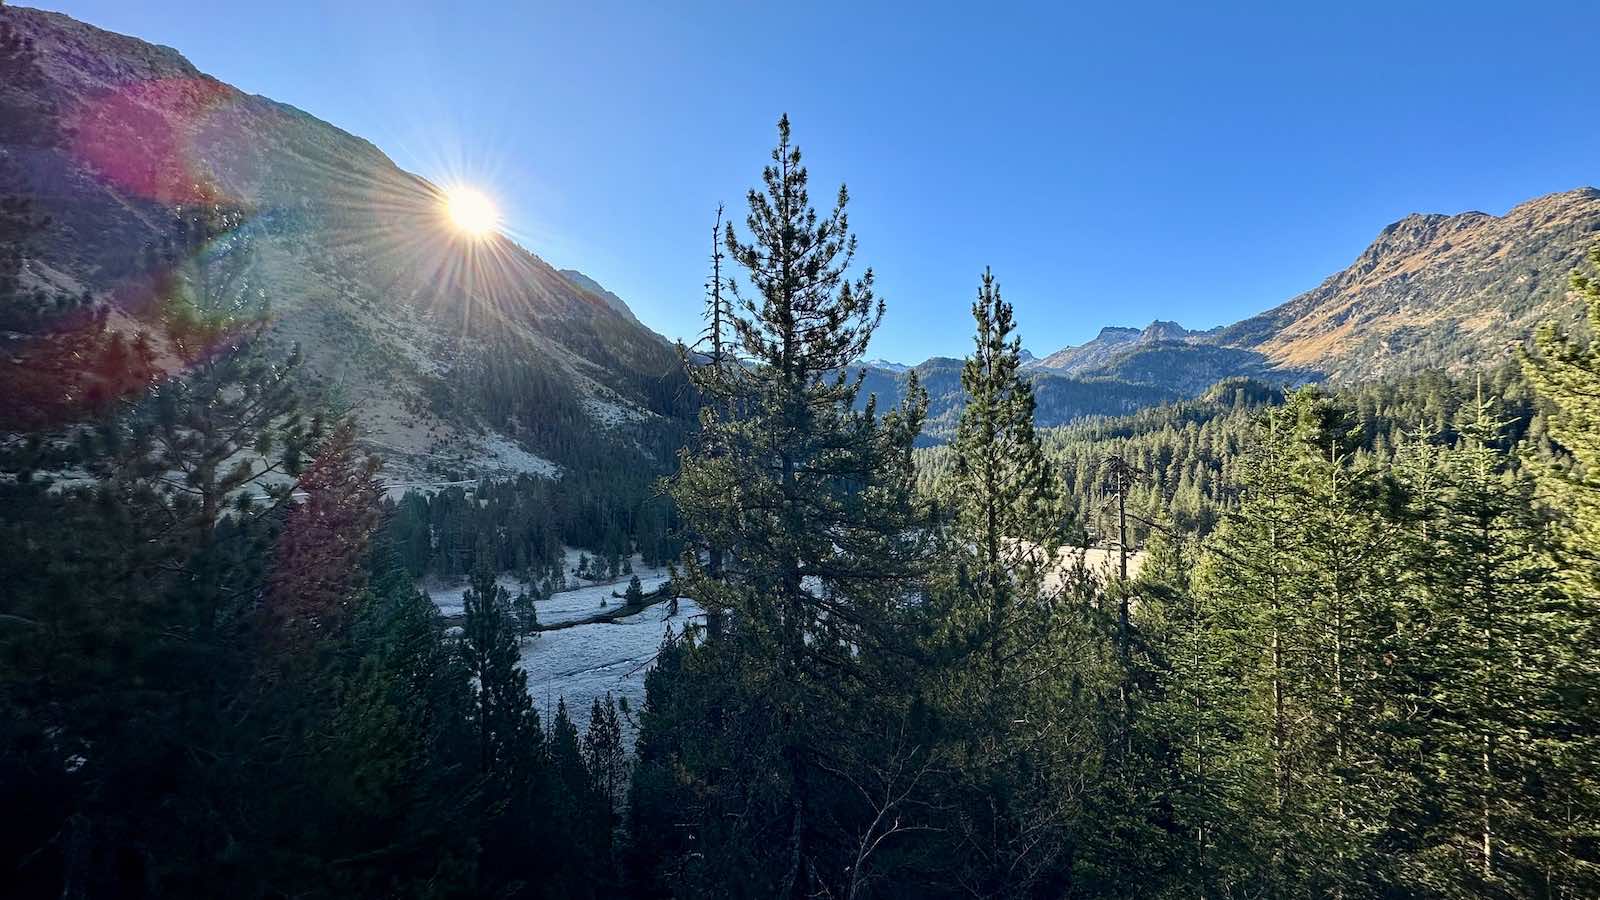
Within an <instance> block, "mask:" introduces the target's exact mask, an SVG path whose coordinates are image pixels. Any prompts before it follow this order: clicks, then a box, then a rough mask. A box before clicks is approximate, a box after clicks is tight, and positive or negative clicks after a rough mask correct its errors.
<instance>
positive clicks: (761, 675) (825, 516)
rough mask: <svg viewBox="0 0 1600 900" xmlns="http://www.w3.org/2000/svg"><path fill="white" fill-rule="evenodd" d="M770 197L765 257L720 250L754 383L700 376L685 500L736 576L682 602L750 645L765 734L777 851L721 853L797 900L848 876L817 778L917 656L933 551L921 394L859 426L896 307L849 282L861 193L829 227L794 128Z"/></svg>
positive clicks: (707, 373) (746, 670) (726, 574)
mask: <svg viewBox="0 0 1600 900" xmlns="http://www.w3.org/2000/svg"><path fill="white" fill-rule="evenodd" d="M763 181H764V190H761V191H756V190H752V191H751V192H750V193H749V197H748V199H749V207H750V214H749V216H748V218H747V220H746V225H747V228H748V231H749V234H750V238H749V240H748V241H746V240H744V239H741V238H740V236H739V235H738V233H737V232H736V231H735V230H734V228H733V227H732V225H731V224H730V225H729V227H728V228H727V230H726V231H725V234H724V244H725V246H726V249H727V255H728V257H729V259H730V260H731V261H732V262H733V264H734V265H735V266H737V267H738V268H739V269H741V270H742V271H743V276H744V278H743V282H742V283H741V282H740V281H738V280H734V279H730V280H729V282H728V284H727V285H725V287H726V289H727V292H728V294H729V296H730V297H731V300H732V302H731V304H730V305H731V306H732V308H733V315H732V316H731V318H730V322H729V324H731V326H732V328H733V333H734V335H735V336H736V338H737V341H736V343H735V346H736V348H737V351H738V353H739V354H740V356H741V357H742V359H741V360H740V362H741V363H742V364H741V365H736V366H730V367H724V368H722V369H721V370H718V369H716V368H714V367H696V368H694V369H692V370H691V375H692V377H693V378H694V379H695V383H696V385H697V386H699V387H700V388H701V389H702V391H704V392H705V393H706V395H707V396H708V400H709V401H710V402H708V403H707V405H706V406H705V407H704V408H703V409H702V411H701V436H700V441H699V444H698V446H697V447H695V448H694V449H693V450H692V451H686V452H685V453H684V454H683V455H682V456H681V457H680V469H679V473H678V475H677V476H676V477H675V478H674V479H673V480H672V482H671V484H670V492H671V495H672V497H673V498H674V499H675V500H676V501H677V503H678V506H679V509H680V512H681V514H682V517H683V519H684V522H685V524H686V526H687V529H688V530H689V531H690V532H691V533H693V534H694V535H696V536H698V538H699V540H701V541H702V542H703V543H704V546H706V547H711V548H719V549H721V550H722V551H723V553H724V554H725V558H726V560H728V563H727V566H726V569H725V570H724V571H723V572H722V573H721V575H720V577H711V576H710V575H708V574H707V573H706V572H705V571H704V570H703V569H702V567H701V566H700V564H699V561H698V559H697V558H696V557H695V556H693V555H686V557H685V568H686V570H687V571H686V572H685V575H684V584H683V585H682V586H681V587H680V588H679V590H680V591H681V592H682V593H683V594H684V595H686V596H692V597H694V598H695V599H696V600H697V601H698V602H699V603H700V604H701V605H702V606H704V607H705V608H707V609H708V610H710V611H712V612H713V613H714V614H717V615H718V616H719V621H724V622H725V626H724V627H725V628H726V629H728V630H729V631H730V632H731V633H732V634H733V635H734V636H735V642H736V645H737V646H736V647H735V648H733V649H730V650H729V651H727V652H730V653H736V654H738V656H739V657H740V659H741V660H743V661H745V662H744V664H743V668H742V670H741V673H740V676H741V683H742V685H743V687H744V688H745V689H748V691H749V693H748V699H747V700H746V701H745V702H747V703H750V704H752V706H751V707H750V708H749V709H748V710H745V711H742V712H740V713H738V714H737V715H750V716H752V717H753V716H755V715H756V714H757V713H758V711H759V715H760V717H761V719H762V720H763V721H761V722H760V726H759V729H758V730H756V731H754V732H753V733H752V734H750V735H749V737H750V738H751V739H750V740H748V741H745V742H743V746H744V747H745V748H748V751H749V752H753V753H755V754H757V757H756V758H747V759H743V760H740V761H739V763H738V766H739V769H740V771H742V772H748V773H754V772H763V773H764V774H763V775H762V777H761V778H760V779H754V778H749V776H746V777H747V778H749V780H746V781H744V782H742V783H741V784H740V785H739V787H738V790H739V791H740V792H747V800H745V801H743V802H741V801H739V800H737V799H736V798H732V797H730V798H729V800H730V802H734V803H736V804H738V805H743V803H744V802H748V803H751V804H753V805H754V806H755V808H757V809H758V810H759V813H757V814H758V815H759V816H761V817H762V821H763V825H762V828H763V829H767V834H768V835H770V836H769V837H766V838H763V839H762V840H761V843H760V844H759V845H758V844H752V843H746V844H744V845H742V846H738V847H735V846H728V847H721V848H709V849H714V850H718V851H725V852H729V853H735V854H745V853H755V854H757V855H758V858H761V859H763V860H765V863H764V864H763V865H762V866H760V867H758V868H757V870H755V871H752V872H751V873H750V874H751V875H752V876H756V877H765V878H770V879H771V880H770V881H769V882H767V884H766V886H765V887H764V888H762V889H761V890H764V891H767V892H771V893H776V894H779V895H783V896H789V895H794V894H798V893H808V892H810V890H814V889H815V888H814V887H812V888H808V887H807V885H808V884H813V885H814V884H815V883H816V882H817V880H818V879H822V880H834V879H838V878H840V877H842V875H841V872H842V869H843V868H844V867H845V866H846V865H848V864H847V863H844V862H842V861H839V860H831V859H827V858H825V857H824V856H823V855H822V854H824V852H825V851H826V848H827V847H828V845H830V844H832V841H831V839H827V838H824V837H823V834H822V827H823V826H822V821H823V820H824V817H825V815H826V813H825V811H824V810H823V809H821V808H819V806H820V805H822V804H824V803H826V802H827V801H826V797H827V796H828V793H831V792H827V793H825V792H824V791H823V790H822V789H821V788H820V787H817V789H815V790H814V789H813V788H814V786H816V785H819V783H820V782H825V781H828V780H830V779H832V778H836V777H837V776H834V775H831V774H829V773H826V772H825V771H824V770H823V769H822V768H821V764H823V763H826V762H828V760H829V758H830V756H831V755H832V754H830V753H829V752H827V750H826V749H825V748H831V747H836V746H838V745H839V743H842V742H844V741H847V740H850V738H846V737H844V735H845V734H847V733H848V731H849V729H850V728H852V727H855V722H854V720H852V719H851V717H850V716H849V715H847V714H845V713H847V712H848V710H849V709H850V706H849V704H847V703H844V702H843V696H847V695H850V694H853V693H855V692H859V691H862V690H864V688H863V686H862V682H863V681H865V680H869V679H873V678H876V677H877V676H878V674H880V673H879V669H878V667H880V666H882V665H886V664H889V663H891V662H893V660H894V659H895V658H896V654H897V653H899V654H902V655H903V653H904V652H905V648H907V647H908V646H910V644H911V641H910V639H909V634H908V633H907V631H906V627H905V625H904V623H905V622H906V620H907V619H908V618H909V617H910V616H911V615H912V614H913V609H912V608H911V607H909V606H908V605H907V603H906V600H907V593H908V590H910V589H912V588H914V586H915V584H916V581H917V579H918V578H919V577H920V573H921V572H922V570H923V567H924V559H923V557H924V553H925V548H924V546H923V545H924V543H925V540H926V531H925V530H921V531H919V530H918V529H917V528H915V527H913V526H915V525H916V524H917V523H918V522H919V516H920V509H919V506H918V504H917V502H916V500H915V497H914V495H913V490H912V488H913V468H912V463H911V445H912V441H913V439H914V438H915V436H916V434H917V433H918V431H919V430H920V427H921V421H922V416H923V412H924V409H925V397H924V395H923V394H922V392H921V390H920V388H916V387H913V388H912V390H911V393H910V396H911V398H912V399H911V401H910V402H909V403H908V404H906V405H904V406H903V407H902V408H901V409H899V410H895V411H892V412H888V413H885V414H881V415H880V414H879V412H878V410H877V408H876V404H875V402H874V401H872V400H870V399H869V400H868V401H867V402H866V403H865V405H864V408H858V407H857V404H856V400H857V398H858V395H859V392H860V387H861V380H862V377H863V376H862V373H860V372H856V373H854V374H851V372H850V371H849V370H850V367H851V365H852V364H853V363H854V362H855V361H856V360H857V359H858V358H859V357H860V356H861V354H862V353H863V351H864V350H865V349H866V347H867V342H868V340H869V339H870V337H871V335H872V332H873V330H874V329H875V328H876V327H877V325H878V323H879V321H880V320H881V318H882V315H883V304H882V302H881V301H880V300H879V299H878V298H877V297H876V296H875V295H874V292H873V276H872V272H871V270H870V269H868V270H867V271H866V272H865V273H863V274H862V275H861V277H859V278H856V279H851V278H850V277H849V275H848V270H849V267H850V265H851V263H852V262H853V260H854V257H855V252H856V240H855V237H854V236H853V235H851V234H850V232H849V227H848V219H847V217H846V214H845V205H846V203H847V201H848V194H847V193H846V192H845V191H844V190H843V189H842V188H841V190H840V192H839V195H838V199H837V202H836V203H835V205H834V208H833V210H832V211H831V212H830V213H828V214H826V215H822V216H819V215H818V214H817V212H816V211H815V210H813V209H812V208H811V206H810V201H809V197H808V193H807V173H806V169H805V167H804V166H803V165H802V164H801V157H800V152H799V150H798V149H797V148H796V147H794V146H793V145H792V144H791V143H790V133H789V122H788V119H787V117H785V118H784V119H782V120H780V122H779V124H778V146H777V148H776V149H774V151H773V153H772V164H771V165H769V166H767V167H766V169H765V171H764V172H763ZM714 643H715V642H714ZM758 698H759V699H758ZM756 703H760V707H759V710H758V708H757V707H756V706H755V705H754V704H756ZM751 724H752V725H753V724H754V723H753V722H752V723H751ZM774 772H776V773H780V778H781V779H782V780H781V782H774V781H773V780H772V779H771V777H770V776H771V773H774ZM814 804H815V805H814ZM748 840H749V841H755V840H756V837H755V836H754V835H751V837H750V838H748ZM735 858H736V857H730V858H729V864H731V865H738V863H737V862H734V861H733V860H734V859H735ZM706 864H707V865H715V864H716V863H715V861H714V860H708V861H707V863H706Z"/></svg>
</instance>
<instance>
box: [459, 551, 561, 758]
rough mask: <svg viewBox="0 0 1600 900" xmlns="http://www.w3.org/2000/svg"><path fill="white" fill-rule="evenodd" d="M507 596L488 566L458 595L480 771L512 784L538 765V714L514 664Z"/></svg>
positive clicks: (525, 679)
mask: <svg viewBox="0 0 1600 900" xmlns="http://www.w3.org/2000/svg"><path fill="white" fill-rule="evenodd" d="M510 599H511V598H510V594H509V593H508V592H507V591H506V589H505V588H503V587H501V586H500V584H499V583H498V582H497V581H496V579H495V573H494V570H493V569H492V568H490V566H489V564H488V561H487V560H482V559H480V560H479V562H478V564H477V565H476V566H475V567H474V568H473V571H472V579H471V586H470V587H469V588H468V589H467V591H466V592H465V593H464V594H462V597H461V605H462V611H463V613H464V616H465V621H464V623H463V625H462V651H463V653H464V654H465V656H466V662H467V672H468V674H469V675H470V676H471V677H472V680H473V682H474V683H475V688H474V698H473V722H474V725H475V727H476V730H477V733H478V767H479V771H480V772H482V773H483V774H484V776H486V777H489V778H492V779H495V780H496V781H499V782H502V783H507V784H514V783H517V782H519V781H521V780H525V779H526V778H527V777H528V772H529V770H530V769H531V768H533V767H535V766H537V765H538V752H539V751H538V749H537V748H538V745H539V740H538V738H539V735H540V734H541V732H540V730H539V714H538V712H537V711H536V710H535V709H534V708H533V700H532V699H531V698H530V697H529V696H528V677H527V675H526V674H525V673H524V672H523V670H522V666H521V665H520V664H519V663H518V660H517V636H516V628H515V627H514V625H513V623H512V619H511V609H510Z"/></svg>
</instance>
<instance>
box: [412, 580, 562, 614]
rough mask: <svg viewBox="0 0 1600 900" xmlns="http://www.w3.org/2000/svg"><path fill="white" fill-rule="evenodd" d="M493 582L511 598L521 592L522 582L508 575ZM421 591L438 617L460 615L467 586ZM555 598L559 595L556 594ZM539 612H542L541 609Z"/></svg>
mask: <svg viewBox="0 0 1600 900" xmlns="http://www.w3.org/2000/svg"><path fill="white" fill-rule="evenodd" d="M495 580H496V581H498V582H499V583H500V586H501V587H503V588H505V589H506V591H508V592H509V593H510V594H511V596H513V597H515V596H516V595H517V592H518V591H521V590H522V582H520V581H518V580H517V579H515V578H513V577H511V576H510V575H501V576H500V577H499V578H497V579H495ZM423 590H425V591H427V592H428V596H429V597H430V598H431V599H432V600H433V605H434V606H437V607H439V614H440V615H444V616H459V615H461V613H462V606H461V597H462V595H463V594H465V593H466V592H467V585H466V584H465V583H463V584H455V585H448V586H440V585H436V584H424V585H423ZM557 596H560V595H559V594H558V595H557ZM540 611H541V612H543V610H542V608H541V610H540Z"/></svg>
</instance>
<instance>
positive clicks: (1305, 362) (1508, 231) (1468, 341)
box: [1205, 188, 1600, 380]
mask: <svg viewBox="0 0 1600 900" xmlns="http://www.w3.org/2000/svg"><path fill="white" fill-rule="evenodd" d="M1597 242H1600V190H1596V189H1594V188H1580V189H1578V190H1573V191H1566V192H1564V193H1558V194H1550V195H1548V196H1545V197H1540V198H1538V199H1535V200H1530V201H1528V202H1526V203H1523V204H1521V205H1519V206H1517V207H1515V208H1513V209H1512V210H1511V211H1510V212H1508V213H1506V214H1505V215H1504V216H1492V215H1488V214H1486V213H1481V212H1468V213H1462V214H1460V215H1455V216H1445V215H1411V216H1407V217H1406V218H1404V219H1401V220H1400V221H1398V222H1395V223H1394V224H1392V225H1390V226H1389V227H1387V228H1385V229H1384V230H1383V231H1382V233H1380V234H1379V235H1378V238H1377V240H1375V241H1373V243H1372V245H1371V246H1369V247H1368V248H1367V249H1366V250H1365V251H1364V252H1363V253H1362V254H1361V255H1360V256H1359V257H1358V258H1357V259H1356V261H1355V262H1354V263H1352V264H1351V265H1350V266H1349V267H1348V268H1346V269H1345V270H1344V271H1342V272H1338V273H1336V274H1334V275H1332V276H1330V277H1329V278H1328V279H1326V280H1325V281H1323V282H1322V284H1320V285H1318V286H1317V287H1316V288H1313V289H1312V290H1310V291H1307V292H1306V293H1304V294H1301V295H1299V296H1298V297H1295V298H1293V299H1291V300H1289V301H1288V302H1287V303H1284V304H1283V305H1281V306H1278V307H1276V308H1274V309H1271V310H1268V311H1267V312H1264V313H1262V314H1260V315H1258V316H1254V317H1252V318H1249V319H1246V320H1244V321H1242V322H1239V323H1237V324H1235V325H1231V326H1228V327H1226V328H1223V329H1220V330H1219V331H1218V332H1216V333H1214V334H1210V335H1207V336H1206V338H1205V340H1207V341H1208V342H1210V343H1215V344H1220V345H1223V346H1228V347H1237V348H1244V349H1249V350H1254V351H1257V352H1259V353H1261V354H1263V355H1265V356H1266V357H1267V358H1268V359H1270V360H1271V361H1272V362H1273V363H1274V364H1276V365H1279V366H1296V367H1308V368H1315V369H1319V370H1321V371H1324V372H1326V373H1328V375H1330V376H1331V377H1334V378H1337V379H1342V380H1357V379H1370V378H1376V377H1383V376H1387V375H1395V374H1404V373H1408V372H1415V371H1419V370H1422V369H1428V368H1442V369H1446V370H1450V371H1460V370H1462V369H1464V368H1467V367H1471V366H1475V365H1481V364H1485V363H1492V362H1494V361H1496V360H1499V359H1502V358H1503V357H1504V354H1505V353H1506V352H1507V348H1508V346H1509V345H1514V344H1518V343H1520V342H1522V341H1523V340H1525V339H1526V337H1527V335H1528V334H1529V333H1530V332H1531V331H1532V330H1533V328H1534V327H1536V326H1537V325H1538V323H1539V322H1540V321H1542V320H1544V319H1547V318H1562V319H1565V318H1569V317H1570V316H1571V315H1572V311H1573V306H1572V304H1571V303H1570V302H1569V301H1568V299H1567V297H1566V291H1567V277H1568V274H1569V273H1570V272H1571V271H1572V270H1573V269H1574V268H1575V267H1576V266H1578V265H1579V263H1580V262H1581V260H1582V258H1583V255H1584V253H1585V252H1586V251H1587V250H1588V248H1589V247H1592V246H1593V245H1594V244H1596V243H1597Z"/></svg>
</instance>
